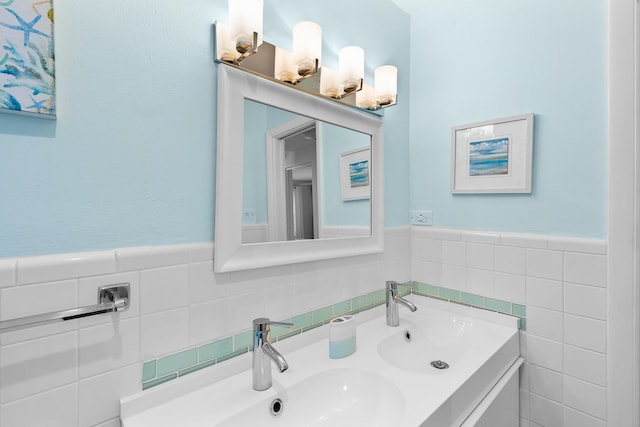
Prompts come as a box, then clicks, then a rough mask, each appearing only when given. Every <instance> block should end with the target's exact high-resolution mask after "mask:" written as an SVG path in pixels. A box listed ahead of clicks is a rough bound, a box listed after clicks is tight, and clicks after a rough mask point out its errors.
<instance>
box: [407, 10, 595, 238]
mask: <svg viewBox="0 0 640 427" xmlns="http://www.w3.org/2000/svg"><path fill="white" fill-rule="evenodd" d="M606 22H607V2H606V0H536V1H520V0H518V1H514V0H483V1H481V2H478V1H476V0H431V1H429V2H428V5H427V6H426V8H425V10H424V12H422V13H420V14H418V15H415V16H414V17H413V18H412V27H411V46H412V50H411V88H412V91H411V106H412V110H411V161H410V167H411V203H410V204H411V208H412V209H432V210H433V215H434V225H436V226H444V227H455V228H469V229H480V230H500V231H514V232H532V233H545V234H556V235H566V236H583V237H597V238H602V237H604V236H605V231H606V230H605V214H606V206H605V204H606V192H605V189H606V156H607V152H606V126H607V116H606V114H607V112H606V104H607V99H606V63H607V52H606V41H607V26H606ZM528 112H534V113H535V114H536V116H535V121H536V124H535V143H534V159H533V162H534V168H533V193H532V194H530V195H455V196H453V195H452V194H451V192H450V167H451V127H452V126H456V125H463V124H467V123H473V122H478V121H483V120H487V119H492V118H499V117H507V116H512V115H516V114H523V113H528Z"/></svg>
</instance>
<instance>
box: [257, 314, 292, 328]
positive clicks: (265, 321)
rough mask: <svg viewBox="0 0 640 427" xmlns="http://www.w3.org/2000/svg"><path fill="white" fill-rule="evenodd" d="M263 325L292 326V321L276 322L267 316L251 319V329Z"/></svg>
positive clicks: (262, 326)
mask: <svg viewBox="0 0 640 427" xmlns="http://www.w3.org/2000/svg"><path fill="white" fill-rule="evenodd" d="M265 326H285V327H289V328H290V327H292V326H293V323H290V322H276V321H275V320H269V318H267V317H258V318H257V319H253V329H254V330H256V329H264V327H265Z"/></svg>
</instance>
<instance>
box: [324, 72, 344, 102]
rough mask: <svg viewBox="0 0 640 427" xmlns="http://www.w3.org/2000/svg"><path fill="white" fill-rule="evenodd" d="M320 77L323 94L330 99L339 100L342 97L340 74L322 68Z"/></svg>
mask: <svg viewBox="0 0 640 427" xmlns="http://www.w3.org/2000/svg"><path fill="white" fill-rule="evenodd" d="M320 77H321V78H320V93H321V94H323V95H324V96H328V97H329V98H339V97H340V95H342V83H341V82H340V74H339V73H338V72H336V71H333V70H332V69H330V68H327V67H322V70H321V74H320Z"/></svg>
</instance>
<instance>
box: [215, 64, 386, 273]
mask: <svg viewBox="0 0 640 427" xmlns="http://www.w3.org/2000/svg"><path fill="white" fill-rule="evenodd" d="M217 123H218V125H217V127H218V138H217V171H216V175H217V180H216V214H215V215H216V218H215V257H214V267H215V271H216V272H227V271H237V270H245V269H252V268H260V267H268V266H273V265H283V264H290V263H296V262H307V261H313V260H321V259H329V258H339V257H345V256H351V255H362V254H368V253H376V252H381V251H382V250H383V232H384V230H383V227H384V226H383V224H384V220H383V211H384V209H383V188H382V185H383V184H382V183H383V180H382V169H383V162H382V121H381V120H380V119H379V118H377V117H374V116H372V115H370V114H367V113H362V112H359V111H356V110H355V109H351V108H349V107H344V106H341V105H338V104H335V103H333V102H331V101H328V100H324V99H322V98H318V97H315V96H312V95H309V94H306V93H304V92H301V91H296V90H291V89H290V88H288V87H286V86H283V85H280V84H278V83H274V82H272V81H270V80H266V79H264V78H259V77H256V76H254V75H252V74H250V73H246V72H244V71H239V70H237V69H235V68H233V67H229V66H227V65H223V64H220V65H219V67H218V122H217ZM345 195H346V196H345Z"/></svg>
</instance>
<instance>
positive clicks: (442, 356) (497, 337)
mask: <svg viewBox="0 0 640 427" xmlns="http://www.w3.org/2000/svg"><path fill="white" fill-rule="evenodd" d="M396 329H397V330H398V332H397V333H395V334H394V335H391V336H389V337H387V338H385V339H384V340H382V341H381V342H380V343H379V344H378V348H377V349H378V354H379V355H380V356H381V357H382V358H383V359H384V360H385V361H386V362H387V363H390V364H391V365H393V366H395V367H396V368H399V369H402V370H405V371H409V372H415V373H419V374H427V375H443V374H446V373H451V372H452V371H454V370H457V369H458V368H459V367H460V366H465V365H466V360H465V359H468V358H470V357H476V356H477V353H478V352H482V351H483V349H486V348H495V346H496V345H498V346H499V345H500V343H502V342H504V341H505V340H506V339H508V338H509V336H510V335H511V334H513V332H512V331H510V330H509V329H507V328H496V327H495V325H492V324H490V323H489V322H484V321H482V320H477V319H473V318H469V317H465V316H461V315H456V314H452V315H450V316H434V315H433V312H429V311H418V312H416V313H412V315H411V316H406V317H405V319H404V322H403V323H402V324H401V325H400V326H399V327H398V328H396ZM434 361H442V362H445V363H447V365H448V368H446V369H437V368H436V367H434V366H432V365H431V362H434Z"/></svg>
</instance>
